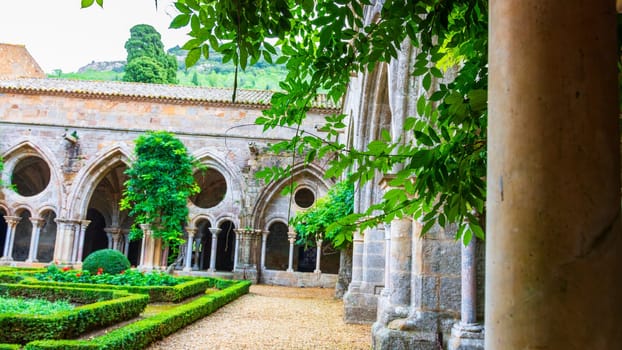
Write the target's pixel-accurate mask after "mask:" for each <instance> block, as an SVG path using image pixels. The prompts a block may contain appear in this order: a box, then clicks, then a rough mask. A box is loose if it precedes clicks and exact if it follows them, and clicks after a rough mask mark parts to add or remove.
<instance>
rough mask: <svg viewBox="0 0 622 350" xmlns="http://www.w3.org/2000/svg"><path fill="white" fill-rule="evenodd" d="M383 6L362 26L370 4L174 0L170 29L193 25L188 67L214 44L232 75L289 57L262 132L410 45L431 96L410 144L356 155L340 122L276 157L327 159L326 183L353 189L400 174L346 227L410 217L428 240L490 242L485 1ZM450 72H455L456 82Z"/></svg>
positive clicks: (413, 0) (300, 138) (377, 146)
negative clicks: (437, 231) (342, 181)
mask: <svg viewBox="0 0 622 350" xmlns="http://www.w3.org/2000/svg"><path fill="white" fill-rule="evenodd" d="M381 4H382V8H381V10H380V11H379V13H378V16H377V17H375V18H374V20H373V21H371V22H365V13H364V6H368V5H371V2H370V1H369V0H354V1H346V0H337V1H332V0H317V1H313V0H297V1H288V0H253V1H251V0H237V1H231V0H225V1H216V0H177V1H176V3H175V6H176V8H177V9H178V10H179V12H180V14H179V15H178V16H176V17H175V18H174V19H173V21H172V22H171V27H172V28H181V27H186V26H188V27H189V28H190V32H189V36H190V37H192V39H190V40H189V41H188V42H186V43H185V45H184V46H183V47H182V48H183V49H185V50H188V55H187V57H186V66H187V67H190V66H192V65H193V64H195V63H196V62H197V60H198V59H199V58H200V56H201V55H203V56H205V57H207V56H208V55H209V50H210V47H211V48H213V49H214V50H215V51H217V52H219V53H221V54H222V55H223V61H225V62H227V61H232V62H233V63H234V64H235V65H236V73H237V67H240V68H241V69H245V68H246V67H247V66H248V64H249V63H250V64H252V63H254V62H256V61H258V60H259V58H260V57H264V59H265V60H266V61H267V62H272V61H273V56H277V50H276V49H275V46H276V47H279V48H280V49H281V50H279V52H280V56H279V57H278V58H277V59H276V62H277V63H284V64H285V65H286V67H287V68H288V70H289V72H288V76H287V78H286V79H285V80H284V81H282V82H281V83H280V87H281V88H282V89H283V90H284V91H283V92H282V93H275V94H274V95H273V97H272V100H271V107H270V108H269V109H268V110H265V111H264V112H263V116H262V117H260V118H258V119H257V123H258V124H260V125H263V126H264V128H265V129H270V128H276V127H281V126H287V127H292V126H294V127H295V126H296V125H299V124H300V123H301V122H302V120H303V119H304V118H305V115H306V112H307V111H308V110H309V109H310V106H311V102H312V101H314V100H315V98H316V97H317V95H318V94H319V93H320V92H324V91H325V92H326V94H327V96H328V97H329V98H330V99H332V100H333V101H334V102H337V101H339V99H341V98H342V97H343V96H344V94H345V91H346V89H347V84H348V82H349V80H350V76H351V74H352V73H356V72H364V71H372V70H373V69H374V67H375V66H376V65H377V64H379V63H381V62H390V61H391V60H392V59H395V58H396V57H397V55H398V52H399V49H400V47H401V45H402V44H403V43H404V42H405V41H408V42H409V43H410V44H412V45H413V46H414V47H416V48H417V51H418V55H417V57H416V60H415V64H414V67H413V74H414V75H416V76H419V77H420V79H421V83H422V86H423V87H424V88H425V90H426V92H425V93H423V94H422V95H421V96H419V97H418V99H417V114H418V115H417V116H413V117H412V118H408V119H407V120H406V122H405V124H404V131H403V132H404V134H405V135H407V136H408V138H407V139H404V138H400V140H398V141H397V142H395V141H393V140H392V138H391V137H390V134H389V132H388V131H387V130H385V131H383V133H382V135H383V137H382V138H381V139H379V140H376V141H373V142H371V143H370V144H369V145H368V146H367V148H366V149H361V150H357V149H349V148H348V147H347V145H345V144H341V143H339V142H338V140H337V136H338V134H339V130H341V129H343V128H344V127H345V123H344V119H345V117H346V116H345V115H343V114H337V115H332V116H329V117H327V118H326V123H325V125H324V126H323V127H322V128H321V130H322V131H325V132H326V133H327V136H326V137H324V138H320V137H317V136H314V135H308V134H303V132H302V131H299V132H298V133H297V135H296V136H294V137H293V138H292V139H291V140H288V141H285V142H281V143H277V144H275V145H273V150H275V151H278V152H281V151H283V150H291V151H294V152H296V153H297V154H298V155H299V157H301V159H304V160H305V161H306V162H312V161H314V160H315V159H316V158H320V157H324V156H327V155H331V156H332V158H331V160H330V161H329V167H328V169H327V173H326V176H327V177H339V176H341V175H342V174H344V173H350V176H348V179H349V181H351V182H352V183H354V184H356V185H360V184H362V183H365V182H367V181H370V180H371V179H374V178H375V176H376V172H377V171H379V172H380V173H391V172H392V170H393V169H400V170H399V171H397V172H396V173H395V174H393V175H394V176H393V180H392V181H391V182H390V185H391V186H392V187H393V188H394V189H393V190H389V191H388V192H387V193H386V194H385V196H384V198H383V200H382V201H381V202H380V203H378V204H376V205H373V206H371V207H370V208H369V210H368V211H367V212H365V213H355V214H352V215H351V216H350V218H349V220H347V223H348V226H347V227H348V228H349V229H350V230H354V229H355V228H357V227H362V228H365V227H372V226H374V225H376V224H378V222H379V221H390V220H392V219H393V218H396V217H402V216H409V217H416V218H421V220H422V221H423V224H424V225H423V230H424V232H425V231H427V230H429V229H430V228H431V227H432V226H433V225H434V224H436V223H438V224H440V225H441V226H446V225H448V224H450V223H457V224H458V225H459V229H458V236H459V237H461V238H462V239H463V240H464V241H465V242H468V241H469V240H470V239H471V237H472V236H473V235H477V236H480V237H483V235H484V232H483V230H482V227H481V225H480V223H479V221H478V217H477V214H478V213H483V211H484V201H485V195H486V194H485V180H484V179H485V169H486V126H487V115H486V113H487V104H486V102H487V87H488V80H487V77H488V71H487V50H488V48H487V44H488V18H487V15H488V1H487V0H419V1H417V0H402V1H385V2H382V3H381ZM275 40H276V41H275ZM448 67H454V68H453V69H452V70H453V71H454V72H453V73H452V74H451V75H448V74H446V68H448ZM236 76H237V74H236ZM236 80H237V79H236ZM235 86H236V85H234V90H235ZM233 99H235V93H234V95H233ZM298 130H300V129H298ZM286 170H287V169H286ZM259 174H260V176H262V177H263V179H264V180H265V181H273V180H276V179H278V178H280V177H281V176H282V174H286V175H289V172H288V171H285V172H284V171H283V170H282V169H276V168H267V169H264V170H263V171H261V172H260V173H259ZM413 179H416V180H415V181H413Z"/></svg>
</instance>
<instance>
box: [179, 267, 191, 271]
mask: <svg viewBox="0 0 622 350" xmlns="http://www.w3.org/2000/svg"><path fill="white" fill-rule="evenodd" d="M181 270H182V271H183V272H190V271H192V268H191V267H184V268H183V269H181Z"/></svg>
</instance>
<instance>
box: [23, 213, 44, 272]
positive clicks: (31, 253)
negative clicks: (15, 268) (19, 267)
mask: <svg viewBox="0 0 622 350" xmlns="http://www.w3.org/2000/svg"><path fill="white" fill-rule="evenodd" d="M30 222H31V223H32V236H31V237H30V249H29V250H28V259H26V262H36V261H38V260H37V250H38V248H39V235H40V234H41V227H43V224H44V223H45V220H44V219H41V218H30Z"/></svg>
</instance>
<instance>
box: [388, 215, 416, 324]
mask: <svg viewBox="0 0 622 350" xmlns="http://www.w3.org/2000/svg"><path fill="white" fill-rule="evenodd" d="M412 227H413V221H412V220H411V219H410V218H402V219H396V220H393V221H391V247H390V250H389V259H390V261H389V271H390V272H389V290H390V292H391V293H390V297H389V301H390V302H391V304H392V305H393V306H395V307H407V306H408V305H409V304H410V279H411V276H410V272H411V258H412V236H413V235H412ZM405 312H407V311H406V310H405ZM403 316H406V315H403Z"/></svg>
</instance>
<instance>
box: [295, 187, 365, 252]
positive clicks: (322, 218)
mask: <svg viewBox="0 0 622 350" xmlns="http://www.w3.org/2000/svg"><path fill="white" fill-rule="evenodd" d="M353 210H354V187H353V186H352V184H350V183H348V182H346V181H343V182H340V183H338V184H336V185H335V186H334V187H333V188H332V189H331V190H330V191H328V194H327V195H326V196H325V197H322V198H319V199H318V200H317V201H316V202H315V204H313V206H312V207H311V208H309V209H307V210H305V211H303V212H301V213H299V214H296V216H294V217H293V218H292V219H291V221H290V224H291V225H292V226H293V227H294V230H295V231H296V233H297V234H298V242H297V243H298V244H300V245H305V246H314V245H315V240H316V239H318V238H321V239H323V240H324V241H325V242H328V243H330V244H332V246H333V247H334V248H335V249H339V250H342V249H345V248H347V247H349V246H350V244H351V243H352V231H350V230H346V229H344V226H342V225H340V224H339V220H341V219H342V218H344V217H346V216H348V215H350V214H352V212H353Z"/></svg>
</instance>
